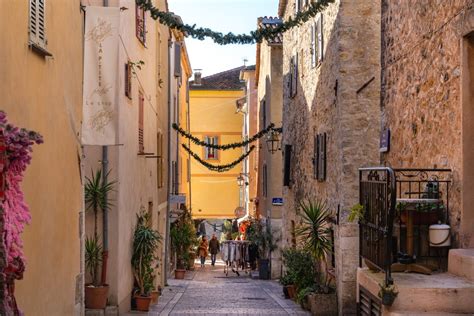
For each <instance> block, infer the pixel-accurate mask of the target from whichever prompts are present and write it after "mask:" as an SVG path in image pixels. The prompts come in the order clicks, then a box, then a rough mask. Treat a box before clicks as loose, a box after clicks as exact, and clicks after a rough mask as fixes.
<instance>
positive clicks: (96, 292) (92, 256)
mask: <svg viewBox="0 0 474 316" xmlns="http://www.w3.org/2000/svg"><path fill="white" fill-rule="evenodd" d="M114 185H115V181H112V182H109V183H104V181H103V177H102V171H101V170H98V171H97V172H96V173H95V174H94V173H92V177H90V178H89V177H86V183H85V185H84V201H85V204H86V209H87V210H88V211H92V212H93V213H94V236H93V237H92V238H87V239H86V244H85V264H86V267H87V270H88V272H89V275H90V276H91V278H92V283H88V284H86V287H85V305H86V308H91V309H104V308H105V306H106V305H107V295H108V289H109V286H108V285H107V284H105V280H101V281H99V280H98V269H99V265H100V264H101V263H103V260H102V258H103V251H102V250H103V249H102V246H101V245H100V242H99V235H98V232H97V230H98V229H97V217H98V214H99V211H102V212H103V211H107V210H109V209H110V208H111V206H112V203H111V201H110V199H108V198H106V197H107V196H108V194H109V193H110V192H112V191H113V190H114Z"/></svg>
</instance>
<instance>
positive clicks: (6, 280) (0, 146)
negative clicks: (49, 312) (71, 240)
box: [0, 111, 43, 315]
mask: <svg viewBox="0 0 474 316" xmlns="http://www.w3.org/2000/svg"><path fill="white" fill-rule="evenodd" d="M41 143H43V138H42V136H41V135H40V134H38V133H36V132H34V131H29V130H26V129H24V128H18V127H15V126H13V125H11V124H9V123H8V121H7V117H6V114H5V112H3V111H0V174H1V177H0V180H1V181H0V186H1V190H0V191H1V192H2V196H1V201H0V217H1V224H0V225H1V227H0V229H1V230H2V234H1V237H0V239H1V242H2V247H3V248H4V251H5V252H4V257H3V258H0V260H1V261H2V262H4V263H5V265H4V267H5V268H4V269H1V270H2V271H0V278H1V279H2V280H1V282H0V284H1V285H2V286H6V287H5V288H1V289H0V291H2V290H3V291H4V293H5V296H6V297H5V298H6V300H5V302H3V304H4V305H2V306H0V307H1V309H2V310H1V311H0V312H2V313H3V312H5V313H6V315H17V314H19V312H18V307H17V305H16V302H15V297H14V293H13V291H14V285H13V283H14V280H15V279H16V280H18V279H21V278H23V272H24V269H25V257H24V254H23V241H22V239H21V234H22V233H23V230H24V228H25V225H26V224H29V223H30V220H31V216H30V212H29V208H28V205H27V204H26V202H25V199H24V196H23V192H22V190H21V187H20V184H21V181H22V180H23V173H24V172H25V170H26V168H27V166H28V165H29V164H30V162H31V152H32V146H33V145H34V144H41ZM0 266H2V265H0ZM2 315H3V314H2Z"/></svg>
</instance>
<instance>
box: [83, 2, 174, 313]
mask: <svg viewBox="0 0 474 316" xmlns="http://www.w3.org/2000/svg"><path fill="white" fill-rule="evenodd" d="M98 4H100V3H98ZM109 5H110V6H120V7H122V6H123V7H127V8H128V10H124V11H121V13H120V36H121V38H122V41H123V44H122V41H120V44H119V65H118V67H119V71H118V73H119V76H120V78H122V79H121V80H120V86H119V100H120V104H119V146H109V169H110V170H111V173H110V176H109V179H110V180H116V181H117V184H116V191H115V192H114V193H113V194H112V195H111V198H112V199H113V204H114V207H113V208H112V210H111V211H110V212H109V248H110V249H109V251H110V253H109V264H108V277H107V282H108V283H109V285H110V289H109V303H110V304H111V305H118V306H119V310H120V312H126V311H129V310H130V297H131V293H132V290H133V282H134V280H133V275H132V267H131V264H130V259H131V251H132V249H131V245H132V236H133V231H134V227H135V222H136V214H137V213H138V212H139V211H140V209H141V208H144V209H145V210H147V211H150V212H151V214H152V221H153V225H154V227H155V228H157V229H159V231H160V233H161V234H163V235H164V234H165V228H166V227H165V225H164V223H165V220H166V203H167V187H166V186H167V182H166V181H167V159H166V158H167V157H166V156H165V159H164V168H163V170H164V179H163V181H164V187H163V188H160V189H158V183H157V163H156V159H147V158H145V157H144V156H142V155H138V152H139V148H138V109H139V106H138V104H139V91H142V93H143V96H144V98H145V101H144V151H145V153H149V154H156V153H157V132H158V131H160V132H162V133H163V136H164V145H163V149H164V154H165V155H167V151H166V146H167V135H168V116H167V115H168V110H167V107H168V104H167V100H168V98H167V96H168V84H167V83H168V82H169V80H168V77H167V75H168V66H167V65H168V55H167V54H168V38H169V32H168V31H167V30H166V29H165V28H163V27H161V26H160V25H159V23H158V22H155V21H154V20H152V19H151V17H150V16H149V14H146V28H147V33H146V47H144V46H143V44H142V43H140V41H139V40H138V38H137V37H136V35H135V2H134V1H133V0H121V1H116V2H110V3H109ZM157 5H158V7H160V8H162V9H163V8H165V2H164V1H158V2H157ZM158 30H160V37H158V35H157V31H158ZM159 39H160V40H161V42H160V43H158V40H159ZM158 50H159V52H160V55H158V54H157V52H158ZM128 60H130V61H131V62H134V63H136V62H138V61H140V60H141V61H143V62H144V65H143V66H142V67H141V70H140V69H135V73H136V74H135V75H134V76H133V79H132V98H131V100H130V99H129V98H128V97H126V96H125V94H124V79H123V78H124V67H123V65H125V63H126V62H127V61H128ZM158 63H160V64H161V67H160V68H158ZM158 70H159V71H160V76H158ZM159 79H162V80H163V81H164V84H162V86H161V87H159V82H158V80H159ZM86 150H87V165H86V171H87V174H89V173H90V170H91V168H92V169H94V170H96V169H98V168H102V165H101V163H100V160H101V151H102V150H101V148H99V147H87V148H86ZM159 191H160V195H159ZM150 202H151V204H150ZM91 217H92V214H89V215H88V218H87V221H86V230H87V232H88V234H90V233H91V232H92V224H93V222H92V218H91ZM99 222H100V223H99V227H100V228H101V227H102V226H101V225H102V224H101V221H99ZM100 231H101V229H100ZM160 250H161V251H160V254H161V255H162V256H164V249H160ZM160 259H161V260H163V257H161V258H160ZM163 262H164V261H161V263H163ZM161 266H162V265H161ZM158 272H159V275H158V277H157V280H156V282H157V284H161V285H163V284H162V282H163V276H164V273H163V271H162V270H161V269H160V271H158Z"/></svg>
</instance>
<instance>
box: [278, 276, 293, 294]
mask: <svg viewBox="0 0 474 316" xmlns="http://www.w3.org/2000/svg"><path fill="white" fill-rule="evenodd" d="M279 282H280V284H281V285H283V295H284V296H285V298H286V299H290V298H293V297H294V292H295V291H294V287H295V282H294V281H293V278H292V277H291V275H290V274H289V273H285V275H283V276H282V277H281V278H280V281H279ZM291 294H293V295H291Z"/></svg>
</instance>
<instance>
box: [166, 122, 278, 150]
mask: <svg viewBox="0 0 474 316" xmlns="http://www.w3.org/2000/svg"><path fill="white" fill-rule="evenodd" d="M172 126H173V128H174V129H175V130H176V131H177V132H178V133H180V134H181V135H182V136H183V137H186V138H187V139H189V140H191V141H192V142H193V143H194V144H196V145H198V146H203V147H207V148H214V149H219V150H228V149H236V148H239V147H245V146H247V145H248V144H251V143H253V142H254V141H256V140H257V139H259V138H262V137H263V136H264V135H265V134H267V133H269V132H270V131H272V130H275V128H274V127H275V124H273V123H271V124H270V125H268V126H267V127H266V128H265V129H263V130H261V131H260V132H258V133H257V134H255V135H253V136H252V137H250V138H249V139H247V140H244V141H242V142H239V143H230V144H224V145H218V144H209V143H207V142H205V141H203V140H200V139H199V138H197V137H196V136H193V135H192V134H190V133H188V132H186V131H185V130H184V129H182V128H181V127H180V126H179V125H178V124H176V123H173V125H172Z"/></svg>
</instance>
